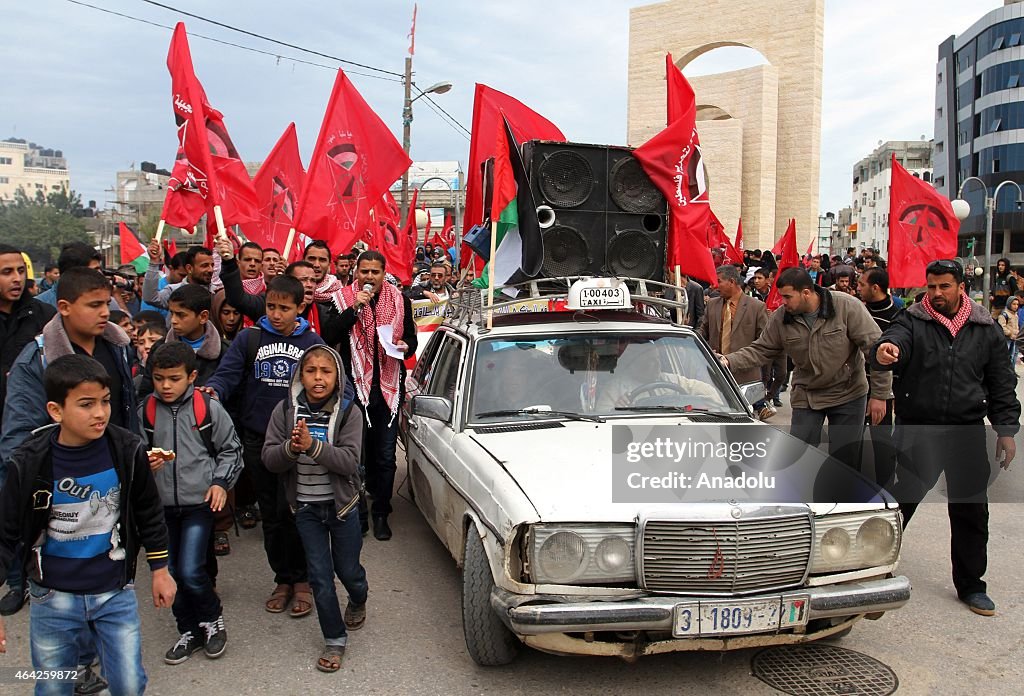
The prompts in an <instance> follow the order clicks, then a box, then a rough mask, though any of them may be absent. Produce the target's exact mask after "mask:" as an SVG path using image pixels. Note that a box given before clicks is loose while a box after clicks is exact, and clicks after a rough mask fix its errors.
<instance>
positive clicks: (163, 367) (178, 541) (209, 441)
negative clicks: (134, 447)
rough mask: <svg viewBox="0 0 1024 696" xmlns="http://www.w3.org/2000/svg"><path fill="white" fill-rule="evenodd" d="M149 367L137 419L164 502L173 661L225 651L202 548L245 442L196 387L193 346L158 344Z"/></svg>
mask: <svg viewBox="0 0 1024 696" xmlns="http://www.w3.org/2000/svg"><path fill="white" fill-rule="evenodd" d="M149 369H150V372H151V373H152V376H153V393H152V394H151V395H149V396H148V397H146V398H145V400H144V401H143V403H142V405H141V406H140V407H139V420H140V422H141V427H140V429H141V431H142V435H143V438H145V439H146V440H147V441H148V443H149V444H148V447H149V450H150V452H149V463H150V467H151V468H152V470H153V476H154V478H155V479H156V485H157V489H158V490H159V491H160V498H161V500H162V501H163V504H164V518H165V520H166V521H167V529H168V534H169V537H170V542H169V545H168V550H169V551H170V571H171V576H172V577H173V578H174V580H175V582H176V583H177V584H178V594H177V597H176V598H175V600H174V605H173V606H172V607H171V610H172V611H173V612H174V618H175V620H176V621H177V624H178V633H179V634H180V637H179V638H178V640H177V642H176V643H175V644H174V645H173V646H171V648H170V649H169V650H168V651H167V653H166V654H165V655H164V662H166V663H167V664H169V665H177V664H180V663H182V662H184V661H185V660H187V659H188V658H189V657H190V656H191V655H192V653H194V652H196V651H197V650H199V649H200V648H202V649H203V650H204V651H205V653H206V656H207V657H209V658H217V657H220V656H221V655H223V654H224V651H225V650H226V649H227V630H226V629H225V627H224V617H223V614H222V608H221V603H220V598H219V597H218V596H217V594H216V593H215V592H214V591H213V584H212V582H211V580H210V576H209V574H208V572H207V569H206V551H207V545H208V542H209V538H210V531H211V529H212V528H213V518H214V513H216V512H218V511H220V510H221V509H223V507H224V504H225V502H226V500H227V492H228V490H230V489H231V487H232V486H234V484H235V481H237V480H238V476H239V474H241V472H242V446H241V444H240V443H239V441H238V435H236V434H235V427H234V425H233V424H232V423H231V418H230V416H228V413H227V411H225V410H224V407H223V406H221V405H220V404H219V403H217V402H216V401H214V400H212V399H211V398H210V397H209V396H208V395H207V394H204V393H203V392H200V391H199V390H197V389H196V388H195V380H196V374H197V371H196V356H195V353H194V352H193V351H192V348H190V347H189V346H188V345H187V344H185V343H178V342H174V343H165V344H163V345H162V346H158V347H157V348H156V349H155V350H154V351H153V354H152V355H151V356H150V358H149ZM157 448H159V449H160V450H163V452H160V451H154V450H156V449H157ZM167 452H170V453H171V454H167Z"/></svg>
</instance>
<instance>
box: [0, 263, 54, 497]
mask: <svg viewBox="0 0 1024 696" xmlns="http://www.w3.org/2000/svg"><path fill="white" fill-rule="evenodd" d="M26 276H27V271H26V265H25V258H24V257H23V256H22V255H21V252H20V251H18V250H17V249H15V248H14V247H12V246H9V245H7V244H0V418H2V417H3V414H4V402H5V401H7V373H8V372H10V371H11V366H13V365H14V360H15V359H16V358H17V357H18V354H19V353H21V349H22V348H24V347H25V346H26V345H27V344H28V343H29V342H30V341H31V340H32V339H33V338H35V337H36V336H37V335H38V334H39V333H40V332H42V330H43V327H44V326H46V322H48V321H50V319H52V318H53V315H54V314H56V313H57V310H56V309H54V308H53V307H51V306H50V305H48V304H45V303H43V302H40V301H39V300H37V299H35V298H33V297H31V296H29V294H28V293H27V292H25V281H26V280H27V277H26ZM2 469H3V466H2V465H0V473H2ZM2 484H3V477H2V476H0V485H2Z"/></svg>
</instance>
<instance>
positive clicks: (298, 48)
mask: <svg viewBox="0 0 1024 696" xmlns="http://www.w3.org/2000/svg"><path fill="white" fill-rule="evenodd" d="M142 2H144V3H146V4H147V5H153V6H155V7H160V8H163V9H165V10H170V11H171V12H177V13H178V14H183V15H185V16H186V17H192V18H193V19H198V20H199V21H201V22H207V23H209V24H213V25H215V26H218V27H222V28H224V29H228V30H230V31H237V32H238V33H240V34H246V35H248V36H253V37H255V38H257V39H262V40H263V41H269V42H270V43H275V44H278V45H279V46H287V47H288V48H292V49H295V50H296V51H302V52H303V53H310V54H312V55H315V56H320V57H321V58H330V59H331V60H336V61H338V62H339V63H345V64H346V65H355V66H356V67H359V68H364V69H366V70H373V71H375V72H379V73H384V74H386V75H394V76H395V77H404V76H403V75H402V73H398V72H394V71H392V70H385V69H383V68H376V67H374V66H372V65H366V64H365V63H356V62H355V61H351V60H346V59H344V58H338V57H337V56H332V55H330V54H327V53H321V52H320V51H314V50H312V49H309V48H303V47H302V46H296V45H295V44H290V43H286V42H284V41H278V40H277V39H272V38H270V37H269V36H263V35H262V34H257V33H255V32H251V31H248V30H246V29H240V28H238V27H235V26H232V25H230V24H225V23H223V22H218V21H217V20H214V19H208V18H206V17H203V16H200V15H197V14H192V13H191V12H185V11H184V10H179V9H178V8H176V7H171V6H170V5H164V4H163V3H159V2H154V0H142Z"/></svg>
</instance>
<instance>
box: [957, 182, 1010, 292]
mask: <svg viewBox="0 0 1024 696" xmlns="http://www.w3.org/2000/svg"><path fill="white" fill-rule="evenodd" d="M972 180H973V181H977V182H978V183H979V184H981V188H982V190H984V191H985V269H984V273H985V279H984V281H983V284H984V286H983V292H984V297H985V308H986V309H992V301H991V300H990V299H989V298H990V294H989V293H991V292H992V217H993V215H995V212H996V201H997V200H999V189H1001V188H1003V187H1004V186H1006V185H1007V184H1012V185H1013V186H1015V187H1016V189H1017V207H1018V208H1020V206H1021V203H1022V202H1024V191H1022V190H1021V188H1020V185H1019V184H1018V183H1017V182H1016V181H1010V180H1009V179H1007V180H1006V181H1003V182H1001V183H1000V184H999V185H998V186H996V190H995V191H993V192H992V195H991V196H989V195H988V186H986V185H985V182H984V181H982V180H981V179H979V178H978V177H976V176H969V177H967V178H966V179H964V181H963V183H962V184H960V189H959V190H958V191H957V194H956V200H954V201H952V205H953V214H954V215H956V217H957V219H958V220H960V221H961V222H963V221H964V220H966V219H967V216H968V215H970V214H971V205H970V203H968V202H967V201H965V200H964V198H963V193H964V186H966V185H967V182H969V181H972Z"/></svg>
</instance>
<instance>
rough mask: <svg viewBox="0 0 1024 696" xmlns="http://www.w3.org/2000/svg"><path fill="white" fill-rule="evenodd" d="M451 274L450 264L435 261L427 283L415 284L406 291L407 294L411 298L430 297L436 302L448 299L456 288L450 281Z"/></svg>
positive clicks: (431, 266) (431, 265)
mask: <svg viewBox="0 0 1024 696" xmlns="http://www.w3.org/2000/svg"><path fill="white" fill-rule="evenodd" d="M450 275H451V272H450V271H449V268H448V266H447V265H446V264H445V263H444V261H434V262H433V263H432V264H430V275H429V280H428V281H427V284H426V285H414V286H412V287H411V288H409V290H407V291H406V293H405V295H406V297H408V298H409V299H410V300H422V299H424V298H426V299H429V300H430V301H431V302H433V303H434V304H437V303H438V302H443V301H444V300H446V299H448V297H449V296H450V295H451V293H452V292H453V291H454V290H455V288H453V287H452V286H451V284H449V283H448V279H449V277H450Z"/></svg>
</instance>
